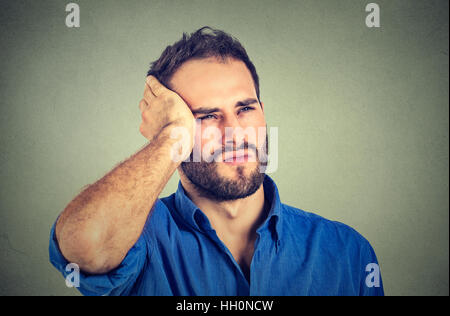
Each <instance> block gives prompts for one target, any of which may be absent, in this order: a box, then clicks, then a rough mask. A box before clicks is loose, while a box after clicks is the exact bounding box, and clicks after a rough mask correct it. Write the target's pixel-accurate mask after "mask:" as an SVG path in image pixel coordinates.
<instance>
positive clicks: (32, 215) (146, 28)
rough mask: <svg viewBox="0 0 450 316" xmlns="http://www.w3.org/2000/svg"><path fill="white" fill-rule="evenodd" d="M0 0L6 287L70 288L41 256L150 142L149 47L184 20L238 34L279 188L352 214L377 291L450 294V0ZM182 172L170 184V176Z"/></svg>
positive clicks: (189, 27)
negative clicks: (69, 207) (116, 170)
mask: <svg viewBox="0 0 450 316" xmlns="http://www.w3.org/2000/svg"><path fill="white" fill-rule="evenodd" d="M68 2H70V1H61V0H52V1H31V0H30V1H23V0H22V1H21V0H16V1H3V0H2V1H0V45H1V47H0V57H1V58H0V96H1V97H0V124H1V125H0V148H1V152H0V188H1V190H0V294H1V295H16V294H22V295H77V294H78V292H77V291H76V290H74V289H69V288H67V287H66V286H65V282H64V279H63V278H62V276H61V275H60V274H59V273H58V272H57V271H56V270H55V269H54V268H53V267H52V266H51V265H50V263H49V261H48V251H47V247H48V238H49V230H50V227H51V225H52V224H53V222H54V220H55V219H56V217H57V215H58V214H59V212H60V211H62V210H63V208H64V207H65V205H66V204H67V203H68V202H69V201H70V200H71V199H72V198H73V197H74V196H75V195H76V194H77V193H78V192H80V190H81V188H82V187H83V186H85V185H87V184H89V183H93V182H94V181H96V179H98V178H99V177H101V176H102V175H103V174H104V173H106V172H107V171H108V170H110V169H111V168H112V167H113V166H115V165H116V164H117V163H119V162H120V161H122V160H123V159H126V158H127V157H129V156H130V155H131V154H132V153H134V152H135V151H137V150H138V149H139V148H141V146H143V145H144V144H145V139H144V138H143V137H142V136H141V135H140V134H139V131H138V128H139V124H140V113H139V110H138V102H139V100H140V98H141V95H142V92H143V87H144V78H145V73H146V71H147V68H148V65H149V63H150V61H153V60H154V59H156V58H157V57H158V56H159V55H160V53H161V52H162V50H163V49H164V48H165V47H166V46H167V45H169V44H171V43H173V42H174V41H176V40H178V39H179V38H180V37H181V34H182V32H192V31H194V30H196V29H197V28H199V27H201V26H204V25H209V26H212V27H216V28H219V29H223V30H225V31H227V32H229V33H231V34H232V35H234V36H236V37H237V38H238V39H239V40H240V41H241V42H242V43H243V44H244V46H245V47H246V48H247V50H248V53H249V55H250V57H251V58H252V59H253V61H254V63H255V65H256V68H257V70H258V72H259V75H260V78H261V97H262V100H263V101H264V103H265V112H266V116H267V117H266V118H267V121H268V125H269V126H277V127H278V130H279V168H278V170H277V172H275V173H273V174H272V175H271V176H272V177H273V178H274V179H275V181H276V182H277V185H278V187H279V190H280V194H281V198H282V201H283V202H284V203H287V204H290V205H293V206H296V207H299V208H302V209H304V210H307V211H311V212H315V213H317V214H319V215H322V216H324V217H327V218H330V219H333V220H338V221H341V222H344V223H346V224H348V225H350V226H352V227H354V228H355V229H356V230H358V231H359V232H360V233H361V234H362V235H364V236H365V237H366V238H367V239H368V240H369V241H370V242H371V244H372V246H373V247H374V249H375V251H376V253H377V255H378V259H379V261H380V267H381V272H382V276H383V281H384V286H385V292H386V294H387V295H448V294H449V288H448V280H449V276H448V271H449V265H448V258H449V251H448V249H449V247H448V243H449V233H448V231H449V226H448V225H449V217H448V215H449V195H448V192H449V179H448V177H449V147H448V146H449V124H448V119H449V95H448V84H449V83H448V1H447V0H443V1H438V0H431V1H425V0H422V1H412V0H402V1H398V0H392V1H380V0H378V1H377V0H375V1H374V2H376V3H378V4H379V6H380V8H381V28H378V29H369V28H367V27H366V25H365V17H366V14H367V13H366V12H365V10H364V9H365V5H366V4H367V3H369V2H371V1H361V0H345V1H335V0H327V1H324V0H321V1H317V0H307V1H300V0H298V1H287V0H285V1H281V0H278V1H275V0H272V1H266V0H260V1H256V0H255V1H250V0H247V1H222V0H221V1H216V0H214V1H203V0H202V1H200V0H197V1H192V0H186V1H138V0H127V1H125V0H124V1H113V0H110V1H100V0H96V1H86V0H82V1H81V0H80V1H74V2H76V3H78V4H79V6H80V9H81V26H80V28H77V29H70V28H67V27H66V26H65V18H66V14H67V13H66V12H65V5H66V4H67V3H68ZM177 181H178V175H177V174H175V175H174V177H172V179H171V180H170V182H169V184H168V186H167V187H166V189H165V191H164V192H163V196H165V195H167V194H170V193H171V192H173V191H174V190H175V187H176V184H177Z"/></svg>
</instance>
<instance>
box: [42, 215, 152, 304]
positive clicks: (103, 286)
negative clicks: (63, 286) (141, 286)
mask: <svg viewBox="0 0 450 316" xmlns="http://www.w3.org/2000/svg"><path fill="white" fill-rule="evenodd" d="M55 225H56V222H55V224H53V227H52V229H51V231H50V244H49V256H50V262H51V263H52V265H53V266H54V267H55V268H56V269H58V270H59V271H60V272H61V273H62V275H63V277H64V278H68V277H69V278H71V277H72V276H71V275H70V274H72V273H73V272H74V269H73V268H71V267H72V265H69V264H70V262H68V261H67V260H66V259H65V258H64V256H63V255H62V253H61V250H60V249H59V246H58V241H57V239H56V235H55ZM148 253H149V251H148V244H147V241H146V240H145V236H144V234H141V236H140V237H139V239H138V241H137V242H136V243H135V245H134V246H133V247H132V248H131V249H130V250H129V251H128V253H127V255H126V256H125V258H124V259H123V260H122V262H121V264H120V265H119V266H118V267H117V268H115V269H114V270H111V271H109V272H108V273H105V274H87V273H84V272H83V271H79V287H77V289H78V290H79V291H80V292H81V293H82V294H83V295H89V296H96V295H129V294H130V292H131V291H132V288H133V285H134V283H135V282H136V279H137V278H138V277H139V275H140V273H141V271H142V269H143V268H144V265H145V261H146V260H147V257H148ZM62 282H65V281H62ZM76 285H78V284H76Z"/></svg>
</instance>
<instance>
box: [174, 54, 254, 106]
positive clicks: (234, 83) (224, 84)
mask: <svg viewBox="0 0 450 316" xmlns="http://www.w3.org/2000/svg"><path fill="white" fill-rule="evenodd" d="M170 85H171V88H172V89H173V90H174V91H176V92H177V93H178V94H180V96H181V97H182V98H183V99H184V100H185V101H186V102H187V103H188V104H190V105H199V106H201V105H204V104H203V103H204V102H207V103H209V104H211V103H217V102H226V99H228V98H233V97H234V98H247V97H256V91H255V87H254V83H253V78H252V76H251V73H250V71H249V70H248V68H247V66H246V65H245V63H243V62H242V61H240V60H236V59H232V58H228V59H225V60H221V59H217V58H215V57H211V58H205V59H193V60H189V61H187V62H185V63H184V64H183V65H181V66H180V68H179V69H178V70H177V71H176V72H175V73H174V75H173V76H172V78H171V80H170Z"/></svg>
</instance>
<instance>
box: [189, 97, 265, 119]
mask: <svg viewBox="0 0 450 316" xmlns="http://www.w3.org/2000/svg"><path fill="white" fill-rule="evenodd" d="M253 103H258V100H257V99H254V98H248V99H245V100H243V101H238V102H236V104H235V107H242V106H247V105H250V104H253ZM219 111H220V109H219V108H208V107H199V108H197V109H195V110H192V114H194V115H196V114H211V113H214V112H219Z"/></svg>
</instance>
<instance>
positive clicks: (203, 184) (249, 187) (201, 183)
mask: <svg viewBox="0 0 450 316" xmlns="http://www.w3.org/2000/svg"><path fill="white" fill-rule="evenodd" d="M267 141H268V138H267V134H266V143H265V146H264V147H265V150H266V152H265V153H264V154H265V155H267V150H268V144H267ZM251 147H252V146H250V148H251ZM244 148H248V149H249V150H250V148H249V147H248V145H247V144H244ZM253 150H254V151H255V152H256V159H257V162H258V164H257V166H256V168H255V170H253V171H252V172H251V173H250V175H249V176H248V177H246V176H245V173H244V168H245V167H244V166H237V167H236V172H237V173H238V179H237V180H228V179H226V178H223V177H221V176H220V175H219V174H218V173H217V164H218V163H222V162H215V161H214V160H213V161H212V162H206V161H201V162H193V153H191V156H190V162H182V163H181V169H182V170H183V173H184V174H185V175H186V177H187V178H188V179H189V180H190V181H191V183H192V184H194V186H195V188H196V190H197V192H198V194H199V195H200V196H203V197H206V198H208V199H211V200H215V201H218V202H222V201H230V200H237V199H243V198H245V197H247V196H250V195H252V194H253V193H255V192H256V191H257V190H258V189H259V187H260V186H261V184H262V183H263V182H264V177H265V172H264V170H265V168H264V167H265V166H267V162H266V161H265V162H261V161H260V160H259V157H261V156H259V154H260V153H259V151H258V149H257V148H256V147H255V146H253ZM225 151H226V150H225V149H224V150H223V153H224V152H225Z"/></svg>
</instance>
